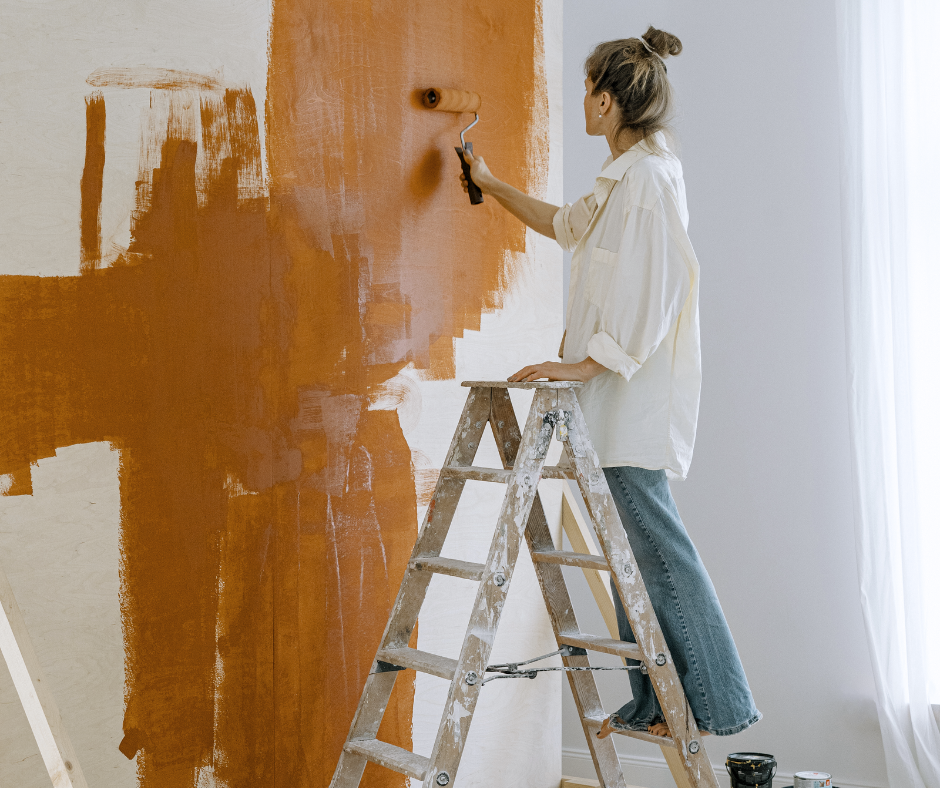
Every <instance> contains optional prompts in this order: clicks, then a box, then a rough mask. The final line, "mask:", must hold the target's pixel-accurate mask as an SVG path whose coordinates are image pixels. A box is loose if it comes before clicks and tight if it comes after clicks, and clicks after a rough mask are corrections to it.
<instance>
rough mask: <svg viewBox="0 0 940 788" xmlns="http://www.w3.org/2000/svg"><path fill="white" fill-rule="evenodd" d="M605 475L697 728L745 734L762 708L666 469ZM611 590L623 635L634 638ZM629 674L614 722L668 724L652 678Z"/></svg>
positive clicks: (630, 726) (636, 726) (632, 726)
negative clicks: (626, 697)
mask: <svg viewBox="0 0 940 788" xmlns="http://www.w3.org/2000/svg"><path fill="white" fill-rule="evenodd" d="M604 473H605V475H606V476H607V483H608V485H609V486H610V492H611V494H612V495H613V497H614V502H615V503H616V504H617V510H618V511H619V512H620V519H621V520H622V521H623V526H624V528H625V529H626V532H627V537H628V538H629V540H630V547H631V548H632V549H633V554H634V556H635V557H636V561H637V563H638V564H639V567H640V572H641V573H642V574H643V580H644V582H645V583H646V590H647V591H648V592H649V595H650V600H651V601H652V603H653V609H654V610H655V611H656V617H657V618H658V619H659V626H660V627H661V628H662V630H663V634H664V636H665V638H666V643H667V645H668V646H669V650H670V652H672V658H673V660H674V661H675V665H676V671H677V672H678V674H679V678H680V679H681V681H682V686H683V687H684V688H685V694H686V696H687V697H688V699H689V705H690V706H691V707H692V713H693V714H694V715H695V721H696V722H697V723H698V727H699V729H700V730H702V731H707V732H709V733H713V734H716V735H718V736H730V735H731V734H732V733H738V732H739V731H743V730H744V729H745V728H748V727H750V726H751V725H753V724H754V723H755V722H757V721H758V720H759V719H760V718H761V713H760V712H759V711H758V710H757V708H756V707H755V706H754V699H753V697H751V690H750V688H749V687H748V685H747V678H746V677H745V676H744V668H743V667H742V665H741V659H740V657H738V650H737V649H736V648H735V645H734V640H733V639H732V637H731V631H730V630H729V629H728V623H727V622H726V621H725V616H724V613H722V611H721V605H720V604H719V603H718V596H717V595H716V594H715V587H714V586H713V585H712V581H711V578H709V576H708V572H706V571H705V566H704V564H702V559H701V558H699V554H698V551H697V550H696V549H695V545H693V544H692V540H691V539H690V538H689V535H688V533H686V530H685V526H684V525H683V524H682V520H681V519H680V518H679V510H678V509H677V508H676V504H675V501H674V500H673V498H672V492H671V491H670V490H669V483H668V482H667V481H666V472H665V471H650V470H646V469H645V468H632V467H628V466H624V467H620V468H605V469H604ZM613 590H614V604H615V606H616V608H617V623H618V625H619V627H620V639H621V640H625V641H628V642H630V643H635V642H636V638H635V637H634V636H633V631H632V630H631V629H630V623H629V622H628V621H627V616H626V613H624V610H623V604H622V603H621V601H620V595H619V594H618V593H617V589H616V588H614V589H613ZM628 664H632V665H637V664H639V663H637V662H635V661H634V660H628ZM629 675H630V686H631V687H632V689H633V700H631V701H630V702H629V703H627V704H626V705H625V706H623V707H621V708H620V709H618V710H617V711H616V712H615V713H614V714H613V715H612V717H611V725H612V727H615V728H621V729H624V730H642V731H645V730H646V729H647V727H648V726H649V725H652V724H654V723H657V722H662V721H663V713H662V709H661V708H660V705H659V701H658V700H657V698H656V694H655V692H654V691H653V685H652V682H651V681H650V679H649V677H648V676H645V675H643V674H642V673H640V671H638V670H631V671H629Z"/></svg>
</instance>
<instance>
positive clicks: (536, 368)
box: [507, 356, 607, 383]
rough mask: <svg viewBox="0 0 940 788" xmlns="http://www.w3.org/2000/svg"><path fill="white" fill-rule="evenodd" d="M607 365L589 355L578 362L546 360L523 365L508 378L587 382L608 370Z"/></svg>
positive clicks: (514, 379) (516, 379)
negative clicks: (526, 365) (561, 362)
mask: <svg viewBox="0 0 940 788" xmlns="http://www.w3.org/2000/svg"><path fill="white" fill-rule="evenodd" d="M606 371H607V367H605V366H604V365H603V364H600V363H599V362H597V361H595V360H594V359H593V358H591V357H590V356H588V357H587V358H586V359H584V361H580V362H578V363H577V364H560V363H559V362H557V361H544V362H542V363H541V364H533V365H531V366H528V367H523V368H522V369H520V370H519V371H518V372H516V373H515V374H514V375H510V376H509V377H508V378H507V380H508V381H509V382H510V383H531V382H532V381H533V380H541V379H542V378H546V379H547V380H576V381H580V382H582V383H587V382H588V381H589V380H590V379H591V378H593V377H596V376H597V375H600V374H601V372H606Z"/></svg>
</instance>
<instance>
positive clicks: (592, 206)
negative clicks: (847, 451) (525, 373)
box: [553, 135, 702, 479]
mask: <svg viewBox="0 0 940 788" xmlns="http://www.w3.org/2000/svg"><path fill="white" fill-rule="evenodd" d="M657 139H658V141H659V143H660V144H661V145H662V146H663V148H664V149H665V140H664V139H663V138H662V136H661V135H658V137H657ZM688 222H689V218H688V209H687V207H686V201H685V184H684V183H683V180H682V166H681V164H680V163H679V160H678V159H677V158H676V157H675V156H674V155H673V154H671V153H669V152H668V151H667V153H666V155H658V154H654V153H652V152H651V151H650V150H649V149H648V148H647V147H646V145H645V144H644V143H642V142H640V143H637V144H636V145H634V146H633V147H632V148H630V150H628V151H626V152H625V153H623V154H621V155H620V156H618V157H617V158H616V159H613V158H612V157H609V158H608V159H607V161H606V162H605V163H604V168H603V170H602V172H601V174H600V176H599V177H598V178H597V181H596V182H595V186H594V191H593V193H591V194H588V195H585V196H584V197H582V198H581V199H580V200H578V201H577V202H575V203H574V204H569V205H565V206H563V207H562V208H559V209H558V212H557V213H556V214H555V218H554V221H553V224H554V227H555V237H556V239H557V240H558V243H560V244H561V246H562V247H564V248H565V249H568V250H573V251H574V256H573V258H572V261H571V284H570V288H569V295H568V312H567V326H566V330H567V335H566V338H565V347H564V356H563V359H564V362H565V363H566V364H573V363H577V362H579V361H583V360H584V359H585V358H586V357H588V356H590V357H591V358H593V359H594V360H595V361H597V362H599V363H601V364H603V365H604V366H605V367H607V371H605V372H602V373H601V374H600V375H597V376H596V377H594V378H593V379H592V380H590V381H589V382H588V383H586V384H585V385H584V387H583V388H581V389H580V390H579V391H578V400H579V402H580V404H581V409H582V410H583V411H584V418H585V420H586V421H587V425H588V428H589V430H590V433H591V440H592V441H593V443H594V447H595V449H596V450H597V453H598V455H599V457H600V461H601V465H603V466H604V467H615V466H619V465H632V466H636V467H640V468H649V469H651V470H655V469H660V468H664V469H665V470H666V472H667V474H668V475H669V476H670V477H671V478H680V479H684V478H685V477H686V475H687V474H688V471H689V463H690V462H691V460H692V446H693V444H694V442H695V428H696V424H697V421H698V406H699V393H700V390H701V381H702V364H701V347H700V341H699V323H698V279H699V267H698V260H697V259H696V257H695V252H694V251H693V250H692V244H691V243H690V241H689V237H688V235H687V233H686V228H687V227H688Z"/></svg>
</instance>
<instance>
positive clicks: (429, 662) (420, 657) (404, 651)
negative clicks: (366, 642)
mask: <svg viewBox="0 0 940 788" xmlns="http://www.w3.org/2000/svg"><path fill="white" fill-rule="evenodd" d="M375 658H376V659H378V660H381V661H382V662H388V663H391V664H392V665H399V666H400V667H403V668H410V669H411V670H417V671H420V672H421V673H430V674H431V675H432V676H440V677H441V678H442V679H447V680H448V681H450V680H451V679H453V678H454V674H455V673H456V672H457V660H456V659H450V658H449V657H441V656H438V655H437V654H430V653H428V652H427V651H418V649H416V648H383V649H380V650H379V653H378V654H376V655H375Z"/></svg>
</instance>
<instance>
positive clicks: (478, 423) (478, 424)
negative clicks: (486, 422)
mask: <svg viewBox="0 0 940 788" xmlns="http://www.w3.org/2000/svg"><path fill="white" fill-rule="evenodd" d="M473 426H474V427H476V428H477V429H479V428H480V427H482V426H483V422H482V421H478V422H477V423H476V424H474V425H473Z"/></svg>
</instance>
